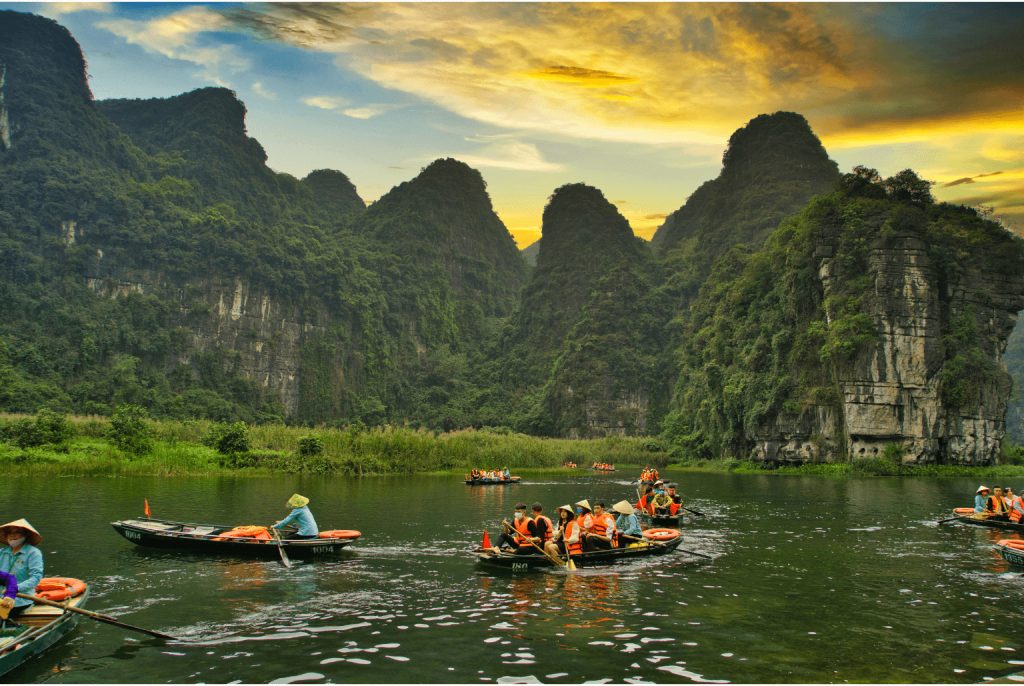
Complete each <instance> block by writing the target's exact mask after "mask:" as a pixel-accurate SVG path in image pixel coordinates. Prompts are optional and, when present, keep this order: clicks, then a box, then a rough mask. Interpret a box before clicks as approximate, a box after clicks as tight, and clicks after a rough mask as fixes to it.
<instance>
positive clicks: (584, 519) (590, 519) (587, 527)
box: [572, 512, 594, 534]
mask: <svg viewBox="0 0 1024 686" xmlns="http://www.w3.org/2000/svg"><path fill="white" fill-rule="evenodd" d="M572 521H574V522H576V526H578V527H579V528H581V529H583V531H585V532H587V533H588V534H589V533H590V531H591V529H593V528H594V515H592V514H591V513H589V512H588V513H586V514H583V515H580V516H578V517H576V519H574V520H572Z"/></svg>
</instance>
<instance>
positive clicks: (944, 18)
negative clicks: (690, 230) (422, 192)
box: [0, 3, 1024, 247]
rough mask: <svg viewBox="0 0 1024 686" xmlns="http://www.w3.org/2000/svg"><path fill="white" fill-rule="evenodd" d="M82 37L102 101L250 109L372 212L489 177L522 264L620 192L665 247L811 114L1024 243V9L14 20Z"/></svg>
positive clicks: (517, 9) (352, 8) (378, 9)
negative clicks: (554, 231) (380, 204)
mask: <svg viewBox="0 0 1024 686" xmlns="http://www.w3.org/2000/svg"><path fill="white" fill-rule="evenodd" d="M0 8H4V9H15V10H19V11H26V12H35V13H38V14H43V15H46V16H49V17H52V18H54V19H56V20H57V21H59V22H60V23H61V24H63V25H64V26H66V27H68V29H69V30H70V31H71V32H72V34H73V35H74V36H75V38H76V39H77V40H78V42H79V43H80V44H81V46H82V49H83V51H84V53H85V56H86V60H87V62H88V72H89V75H90V85H91V88H92V91H93V93H94V95H95V97H96V98H97V99H106V98H155V97H169V96H173V95H177V94H179V93H183V92H186V91H189V90H192V89H195V88H201V87H205V86H211V85H218V86H224V87H227V88H231V89H232V90H234V91H235V92H236V93H237V95H238V97H239V98H240V99H241V100H242V101H243V102H244V103H245V105H246V107H247V109H248V117H247V125H248V131H249V135H251V136H253V137H254V138H256V139H257V140H259V142H260V143H261V144H262V145H263V147H264V148H265V149H266V151H267V154H268V164H269V165H270V166H271V167H272V168H273V169H275V170H277V171H281V172H287V173H289V174H293V175H295V176H297V177H300V178H301V177H303V176H305V175H306V174H307V173H309V172H310V171H311V170H313V169H322V168H331V169H339V170H341V171H343V172H344V173H345V174H347V175H348V177H349V178H350V179H351V180H352V182H353V183H354V184H355V185H356V188H357V190H358V191H359V194H360V196H362V197H363V199H364V200H366V201H368V202H371V201H373V200H375V199H377V198H379V197H380V196H381V195H383V194H384V193H386V192H387V191H388V190H389V189H390V188H392V187H393V186H395V185H397V184H399V183H401V182H403V181H406V180H408V179H410V178H412V177H414V176H416V175H417V174H418V173H419V171H420V169H422V168H423V167H425V166H426V165H427V164H429V163H430V162H431V161H433V160H435V159H437V158H439V157H455V158H457V159H460V160H462V161H464V162H466V163H467V164H469V165H471V166H473V167H475V168H477V169H479V170H480V172H481V173H482V174H483V177H484V179H485V181H486V182H487V184H488V192H489V193H490V196H491V199H492V202H493V204H494V207H495V210H496V211H497V213H498V215H499V216H500V217H501V219H502V220H503V221H504V223H505V225H506V226H507V227H508V228H509V230H510V231H511V232H512V235H513V237H515V239H516V241H517V242H518V243H519V245H520V247H525V246H526V245H528V244H530V243H532V242H533V241H535V240H536V239H537V238H539V237H540V225H541V214H542V212H543V208H544V205H545V204H546V203H547V201H548V198H549V197H550V195H551V193H552V192H553V191H554V190H555V189H556V188H558V187H559V186H561V185H563V184H566V183H574V182H583V183H587V184H590V185H593V186H596V187H597V188H599V189H601V190H602V191H603V193H604V194H605V197H607V198H608V199H609V200H610V201H611V202H613V203H614V204H615V205H616V206H617V207H618V209H619V211H620V212H621V213H622V214H623V215H624V216H625V217H626V218H627V219H628V220H629V222H630V224H631V226H632V227H633V230H634V231H635V232H636V233H637V235H640V236H643V237H645V238H649V237H650V236H651V235H652V234H653V233H654V231H655V230H656V229H657V228H658V226H660V224H661V223H662V221H663V220H664V218H665V216H666V215H667V214H669V213H671V212H673V211H675V210H676V209H678V208H679V207H680V206H682V205H683V203H684V202H685V201H686V198H687V197H688V196H689V195H690V194H691V193H692V192H693V191H694V190H696V188H697V187H699V186H700V184H701V183H703V182H704V181H707V180H709V179H712V178H714V177H716V176H717V175H718V173H719V171H720V168H721V157H722V152H723V151H724V148H725V145H726V143H727V141H728V138H729V135H730V134H731V133H732V132H733V131H735V130H736V129H737V128H739V127H741V126H743V125H744V124H745V123H746V122H747V121H749V120H750V119H752V118H753V117H755V116H757V115H758V114H761V113H766V112H775V111H779V110H789V111H795V112H799V113H801V114H803V115H804V116H805V117H806V118H807V119H808V121H809V122H810V124H811V127H812V128H813V129H814V131H815V133H816V134H817V135H818V136H819V137H820V138H821V139H822V142H823V143H824V145H825V148H826V149H827V150H828V152H829V154H830V156H831V157H832V158H833V159H834V160H836V161H837V162H838V163H839V166H840V169H841V170H843V171H848V170H849V169H851V168H852V167H853V166H855V165H858V164H863V165H866V166H869V167H874V168H876V169H878V170H879V171H880V172H881V173H882V174H883V175H884V176H888V175H892V174H895V173H896V172H898V171H900V170H902V169H906V168H908V167H909V168H912V169H914V170H915V171H917V172H918V173H919V174H920V175H921V176H922V177H924V178H926V179H929V180H931V181H934V182H935V187H934V193H935V195H936V197H938V198H939V199H940V200H945V201H949V202H955V203H962V204H967V205H971V206H980V205H984V206H987V207H991V208H993V209H994V211H995V215H994V216H996V217H997V218H999V219H1000V220H1001V221H1003V222H1004V224H1005V225H1006V226H1008V227H1009V228H1012V229H1013V230H1015V231H1017V232H1019V233H1024V193H1022V191H1024V69H1022V68H1021V65H1024V40H1022V38H1021V37H1022V36H1024V5H1020V4H994V5H985V4H976V3H966V4H919V3H915V4H874V3H872V4H859V3H841V4H840V3H836V4H809V3H801V4H792V5H790V4H760V3H742V4H740V3H738V4H726V3H722V4H718V3H678V4H647V3H612V4H596V3H585V4H577V3H387V4H383V3H352V4H339V3H313V4H255V3H244V4H237V3H214V4H193V3H174V4H165V3H45V4H44V3H3V4H0Z"/></svg>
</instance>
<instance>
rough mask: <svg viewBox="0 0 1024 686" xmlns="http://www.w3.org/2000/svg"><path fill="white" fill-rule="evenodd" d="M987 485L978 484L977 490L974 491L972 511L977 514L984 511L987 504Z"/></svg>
mask: <svg viewBox="0 0 1024 686" xmlns="http://www.w3.org/2000/svg"><path fill="white" fill-rule="evenodd" d="M988 494H989V490H988V486H984V485H982V486H978V490H977V491H975V492H974V511H975V512H976V513H978V514H980V513H982V512H984V511H985V510H986V509H987V505H988Z"/></svg>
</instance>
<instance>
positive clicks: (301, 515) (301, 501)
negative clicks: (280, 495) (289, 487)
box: [272, 493, 320, 541]
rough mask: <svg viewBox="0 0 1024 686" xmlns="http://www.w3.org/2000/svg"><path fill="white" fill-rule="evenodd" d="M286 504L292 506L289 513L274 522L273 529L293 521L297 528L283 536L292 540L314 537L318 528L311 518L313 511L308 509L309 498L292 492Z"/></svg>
mask: <svg viewBox="0 0 1024 686" xmlns="http://www.w3.org/2000/svg"><path fill="white" fill-rule="evenodd" d="M286 505H287V506H288V507H290V508H292V511H291V513H290V514H289V515H288V516H287V517H285V518H284V519H282V520H281V521H279V522H275V523H274V525H273V527H272V528H274V529H283V528H284V527H285V526H287V525H289V524H291V523H292V522H295V524H296V525H297V526H298V530H297V531H296V532H295V533H292V534H289V535H288V536H286V537H285V538H286V539H288V540H293V541H301V540H305V539H309V538H316V537H317V535H318V534H319V533H320V530H319V529H318V528H317V526H316V520H315V519H313V513H312V512H310V510H309V498H307V497H306V496H304V495H299V494H298V493H293V494H292V497H291V498H289V499H288V502H287V503H286Z"/></svg>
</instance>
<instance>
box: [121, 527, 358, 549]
mask: <svg viewBox="0 0 1024 686" xmlns="http://www.w3.org/2000/svg"><path fill="white" fill-rule="evenodd" d="M111 526H113V527H114V531H116V532H117V533H119V534H121V535H122V536H124V537H125V538H127V539H128V540H129V541H131V542H132V543H135V544H137V545H143V546H152V547H156V548H170V549H174V550H194V551H203V552H209V553H216V554H223V555H238V556H245V557H265V558H269V559H277V557H278V555H279V552H278V549H277V541H275V540H273V539H271V540H264V539H259V538H234V537H231V538H225V537H224V536H222V534H223V533H225V532H227V531H230V530H231V529H233V528H234V527H233V526H225V525H222V524H195V523H189V522H172V521H170V520H166V519H122V520H120V521H116V522H111ZM348 533H349V534H350V535H349V536H347V537H345V538H310V539H305V540H288V539H282V540H281V547H282V548H284V551H285V552H286V553H287V554H288V557H298V558H311V557H321V556H327V555H334V554H336V553H338V552H340V551H341V549H342V548H344V547H346V546H348V545H349V544H351V543H352V542H353V541H355V540H356V539H357V538H359V536H360V535H361V534H360V533H359V532H358V531H351V532H348Z"/></svg>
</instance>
